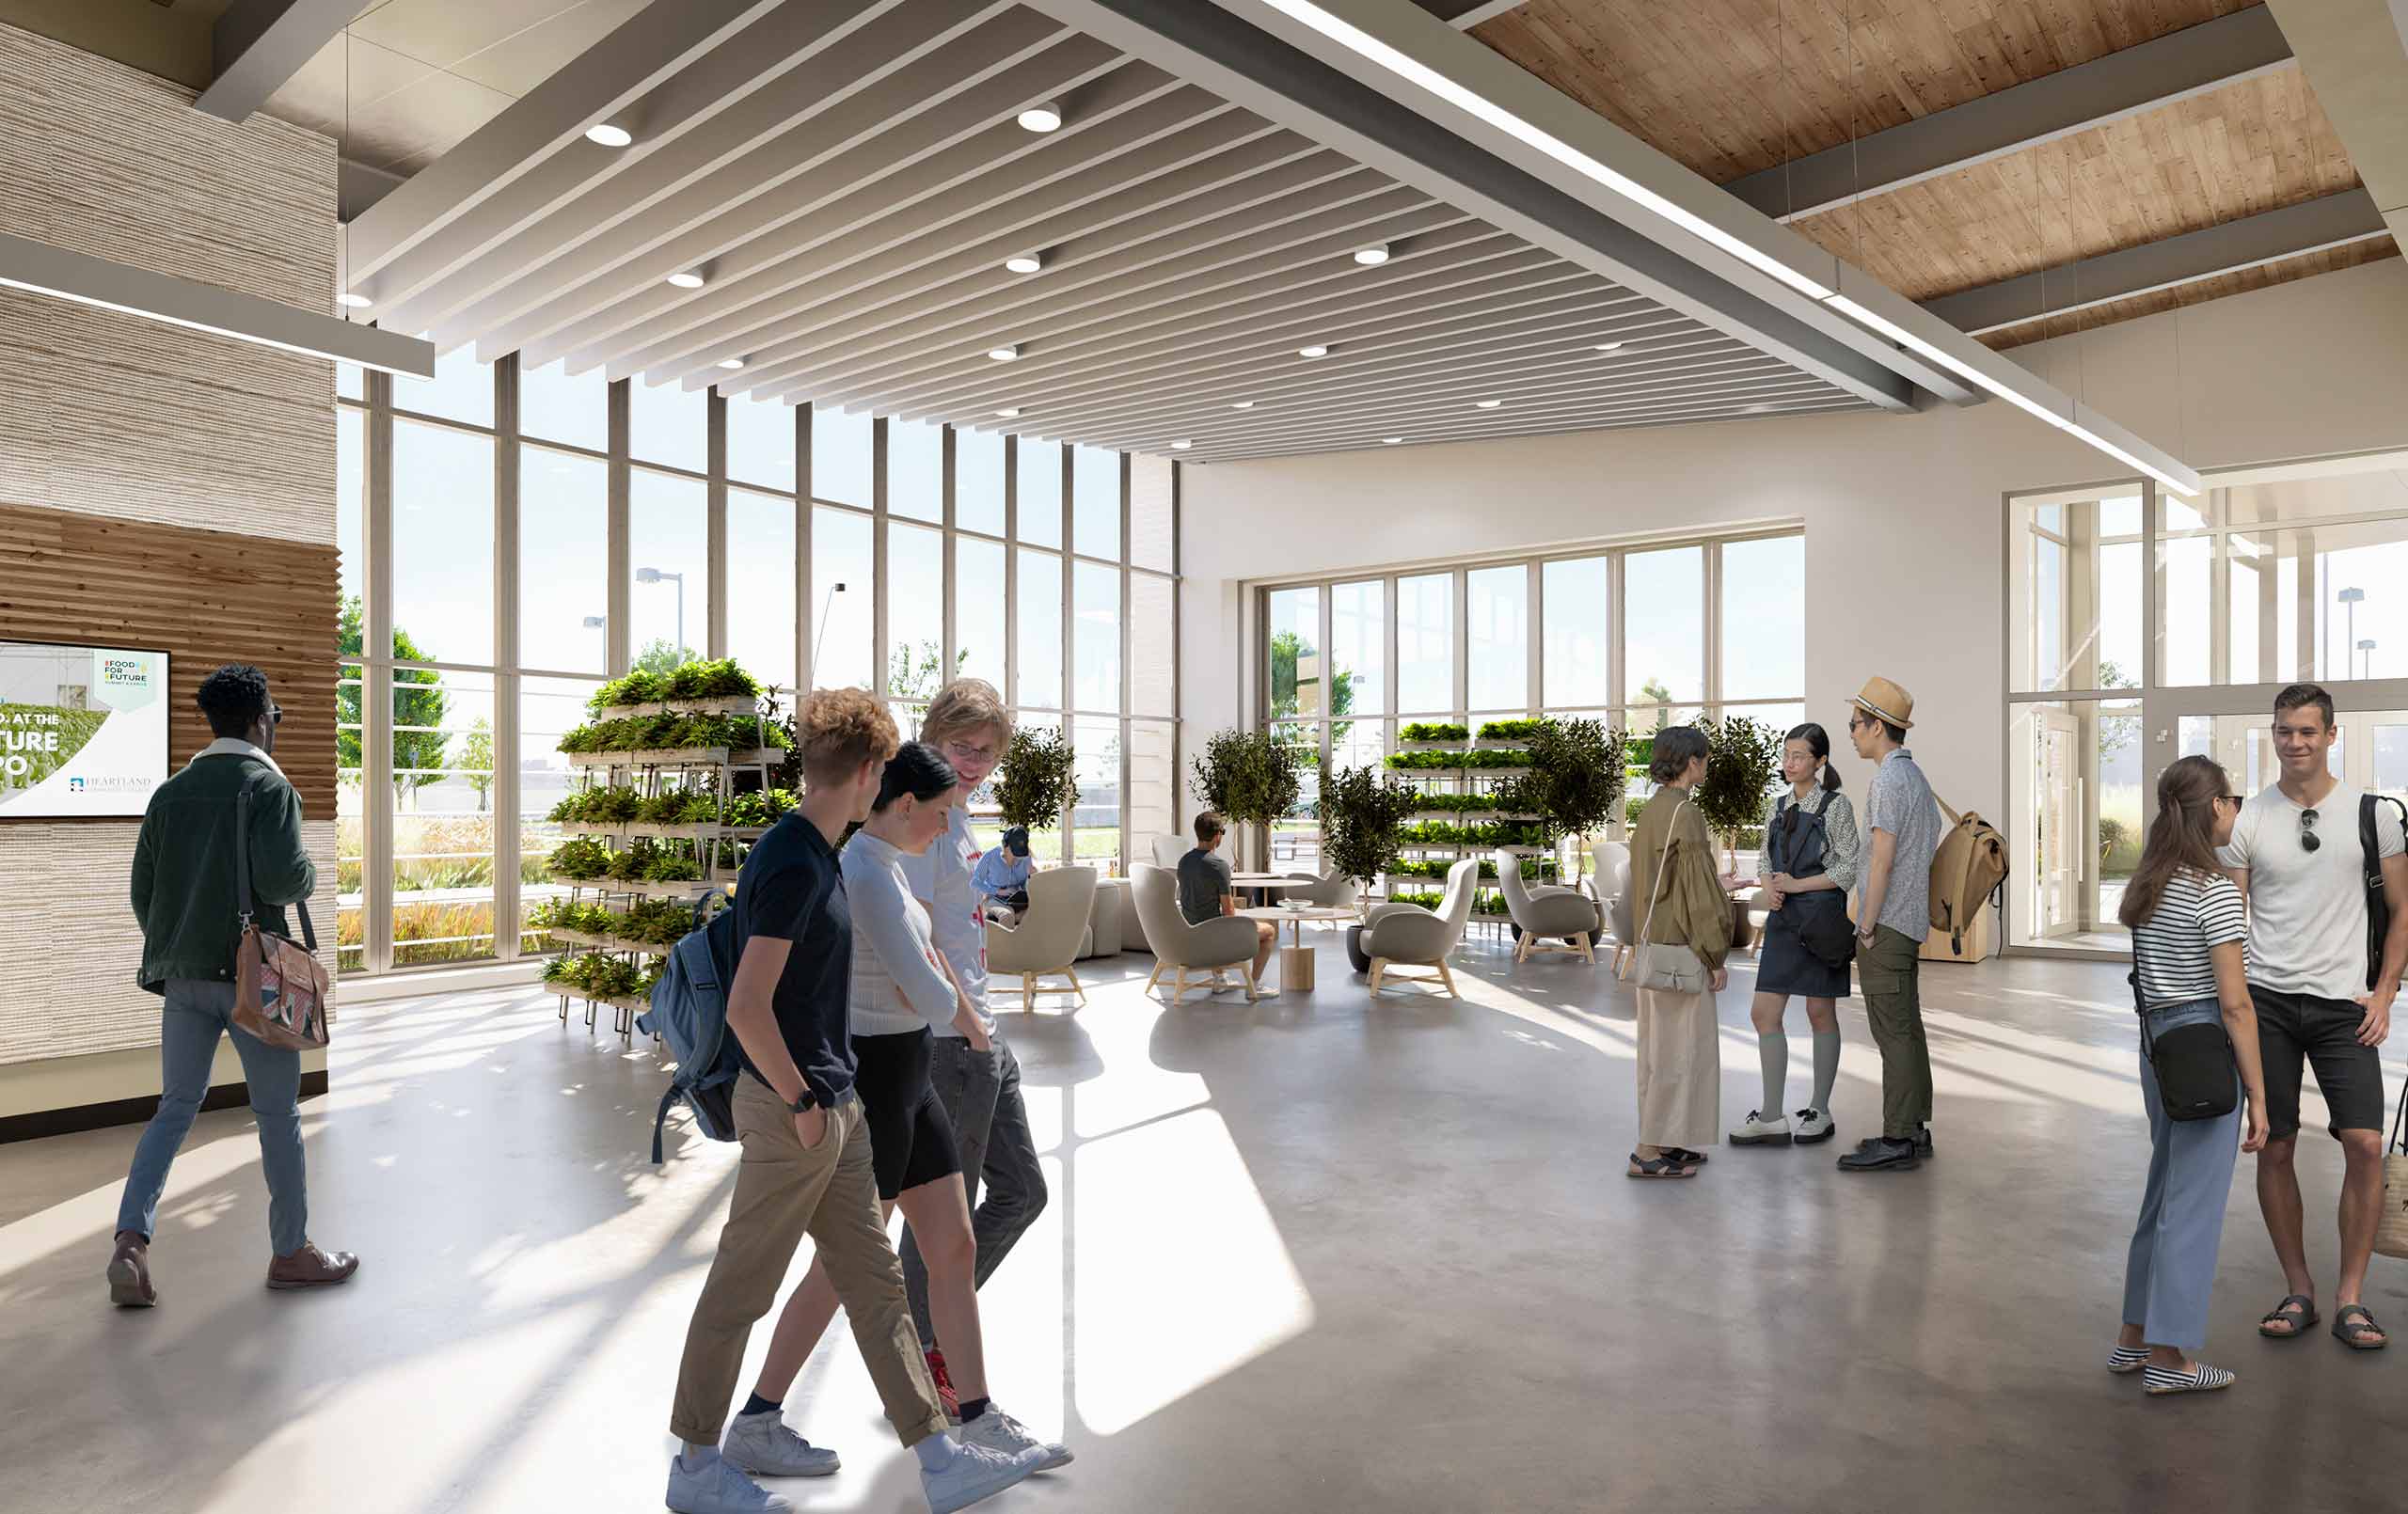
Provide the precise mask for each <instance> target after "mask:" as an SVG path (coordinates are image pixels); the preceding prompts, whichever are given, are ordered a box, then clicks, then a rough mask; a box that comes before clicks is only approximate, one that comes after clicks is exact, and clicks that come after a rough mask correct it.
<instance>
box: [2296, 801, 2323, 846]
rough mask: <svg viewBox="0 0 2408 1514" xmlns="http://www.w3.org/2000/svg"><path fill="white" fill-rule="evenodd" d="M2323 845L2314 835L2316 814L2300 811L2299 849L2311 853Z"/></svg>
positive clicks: (2311, 811)
mask: <svg viewBox="0 0 2408 1514" xmlns="http://www.w3.org/2000/svg"><path fill="white" fill-rule="evenodd" d="M2323 844H2324V843H2323V842H2322V841H2321V839H2319V837H2318V836H2317V834H2316V812H2315V811H2313V810H2302V811H2301V812H2299V849H2300V850H2301V851H2304V852H2313V851H2315V850H2316V849H2317V848H2318V847H2319V846H2321V845H2323Z"/></svg>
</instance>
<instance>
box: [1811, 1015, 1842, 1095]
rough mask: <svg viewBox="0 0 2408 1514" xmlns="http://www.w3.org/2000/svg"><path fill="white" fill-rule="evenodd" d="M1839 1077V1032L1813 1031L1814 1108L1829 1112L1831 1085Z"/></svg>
mask: <svg viewBox="0 0 2408 1514" xmlns="http://www.w3.org/2000/svg"><path fill="white" fill-rule="evenodd" d="M1839 1077H1840V1033H1839V1032H1837V1031H1816V1032H1815V1033H1814V1108H1815V1109H1818V1110H1821V1111H1822V1112H1824V1113H1826V1114H1829V1113H1830V1112H1831V1085H1832V1084H1833V1083H1835V1082H1837V1081H1839Z"/></svg>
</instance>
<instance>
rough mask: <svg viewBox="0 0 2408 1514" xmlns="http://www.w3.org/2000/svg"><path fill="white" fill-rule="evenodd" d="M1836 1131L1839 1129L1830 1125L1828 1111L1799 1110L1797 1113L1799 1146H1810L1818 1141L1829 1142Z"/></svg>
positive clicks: (1829, 1113)
mask: <svg viewBox="0 0 2408 1514" xmlns="http://www.w3.org/2000/svg"><path fill="white" fill-rule="evenodd" d="M1838 1131H1839V1128H1838V1127H1837V1126H1835V1125H1833V1124H1832V1123H1831V1112H1830V1111H1829V1110H1799V1111H1798V1144H1799V1145H1801V1146H1811V1145H1813V1144H1814V1143H1816V1142H1818V1141H1829V1140H1830V1138H1831V1137H1832V1136H1833V1135H1835V1134H1837V1133H1838Z"/></svg>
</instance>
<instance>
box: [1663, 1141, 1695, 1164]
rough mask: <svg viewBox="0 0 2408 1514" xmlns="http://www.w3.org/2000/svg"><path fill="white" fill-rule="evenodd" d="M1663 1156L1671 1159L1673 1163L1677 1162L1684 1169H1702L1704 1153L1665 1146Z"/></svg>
mask: <svg viewBox="0 0 2408 1514" xmlns="http://www.w3.org/2000/svg"><path fill="white" fill-rule="evenodd" d="M1664 1155H1665V1156H1667V1157H1670V1158H1671V1159H1673V1160H1674V1161H1676V1162H1679V1163H1680V1164H1681V1165H1682V1166H1684V1167H1703V1166H1704V1165H1705V1153H1704V1152H1703V1151H1691V1150H1690V1149H1689V1148H1688V1147H1687V1146H1666V1147H1665V1148H1664Z"/></svg>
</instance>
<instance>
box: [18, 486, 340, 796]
mask: <svg viewBox="0 0 2408 1514" xmlns="http://www.w3.org/2000/svg"><path fill="white" fill-rule="evenodd" d="M337 595H338V589H337V567H336V553H335V549H334V547H332V546H330V545H314V544H309V543H304V542H284V541H278V540H277V539H275V538H273V537H265V536H237V535H234V534H233V533H231V532H228V531H202V530H192V529H189V528H179V527H172V526H154V525H151V524H150V523H149V522H147V521H140V522H137V521H114V520H108V519H104V518H103V517H101V516H98V515H87V514H84V513H80V512H75V511H65V510H40V509H32V508H27V507H24V506H21V505H7V504H0V640H9V641H68V642H90V643H93V644H95V645H100V646H128V647H154V648H157V649H159V650H161V651H164V652H166V654H168V655H169V657H170V659H171V661H170V663H169V666H168V679H169V683H168V690H167V692H168V699H169V701H170V705H169V717H168V742H169V748H170V751H171V753H172V756H173V759H174V761H175V762H176V763H178V764H182V763H183V762H184V761H186V760H187V759H189V758H190V757H191V756H192V754H193V753H195V752H197V751H198V750H199V749H201V748H203V747H205V746H207V745H208V744H209V742H210V740H211V736H210V732H209V724H208V722H207V721H206V720H204V719H203V718H201V715H200V711H199V710H198V707H196V706H195V705H194V703H193V694H194V692H195V691H196V690H197V689H198V688H199V687H200V681H201V680H202V679H203V678H205V677H207V676H208V674H209V672H210V670H212V669H214V668H216V667H218V666H220V665H221V664H224V663H230V662H247V663H252V664H255V665H256V666H257V667H258V668H259V669H260V670H261V672H264V673H266V674H267V677H268V684H269V686H270V687H272V688H273V689H274V690H275V692H276V701H277V703H278V704H280V705H282V706H283V707H284V712H285V717H284V725H283V727H282V729H281V730H280V731H279V732H278V733H277V749H276V756H277V765H279V766H281V767H282V768H283V769H284V771H285V776H287V777H288V778H290V779H292V780H293V787H294V788H295V789H298V790H299V791H300V794H301V802H302V804H303V806H304V807H305V808H306V809H307V810H308V811H309V812H310V813H312V814H316V815H322V816H323V815H331V814H333V813H334V805H335V663H334V649H335V621H336V616H337V613H338V609H339V606H338V604H337Z"/></svg>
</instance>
